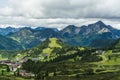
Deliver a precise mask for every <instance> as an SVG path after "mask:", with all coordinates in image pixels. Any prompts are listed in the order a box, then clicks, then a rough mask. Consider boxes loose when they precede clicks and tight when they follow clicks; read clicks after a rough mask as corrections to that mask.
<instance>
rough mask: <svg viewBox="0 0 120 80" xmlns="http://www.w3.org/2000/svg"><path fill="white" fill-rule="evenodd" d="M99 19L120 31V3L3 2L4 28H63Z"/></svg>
mask: <svg viewBox="0 0 120 80" xmlns="http://www.w3.org/2000/svg"><path fill="white" fill-rule="evenodd" d="M98 20H102V21H103V22H105V23H106V24H109V25H112V26H113V27H115V28H118V29H120V0H0V27H5V26H9V25H11V26H15V27H18V26H46V27H56V28H59V29H62V28H64V27H65V26H67V25H70V24H73V25H76V26H81V25H87V24H89V23H94V22H96V21H98Z"/></svg>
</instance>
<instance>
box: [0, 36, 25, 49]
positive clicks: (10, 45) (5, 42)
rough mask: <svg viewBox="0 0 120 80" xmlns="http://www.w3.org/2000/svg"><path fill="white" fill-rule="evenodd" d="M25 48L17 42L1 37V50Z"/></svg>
mask: <svg viewBox="0 0 120 80" xmlns="http://www.w3.org/2000/svg"><path fill="white" fill-rule="evenodd" d="M21 49H23V47H22V46H21V45H20V44H19V43H18V42H17V41H15V40H12V39H10V38H6V37H4V36H1V35H0V50H21Z"/></svg>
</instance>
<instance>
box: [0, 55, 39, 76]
mask: <svg viewBox="0 0 120 80" xmlns="http://www.w3.org/2000/svg"><path fill="white" fill-rule="evenodd" d="M28 59H29V58H28V57H24V58H22V59H20V60H19V61H17V62H14V61H12V60H0V64H5V65H8V66H9V69H10V71H11V72H16V71H17V69H19V75H20V76H22V77H34V74H33V73H28V72H26V71H25V70H21V68H22V63H23V62H26V61H27V60H28ZM32 60H33V61H36V60H38V58H32Z"/></svg>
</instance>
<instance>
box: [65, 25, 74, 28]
mask: <svg viewBox="0 0 120 80" xmlns="http://www.w3.org/2000/svg"><path fill="white" fill-rule="evenodd" d="M75 27H76V26H75V25H68V26H67V28H75Z"/></svg>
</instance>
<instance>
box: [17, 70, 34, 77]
mask: <svg viewBox="0 0 120 80" xmlns="http://www.w3.org/2000/svg"><path fill="white" fill-rule="evenodd" d="M19 75H20V76H23V77H34V76H35V75H34V74H33V73H28V72H26V71H25V70H20V71H19Z"/></svg>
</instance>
